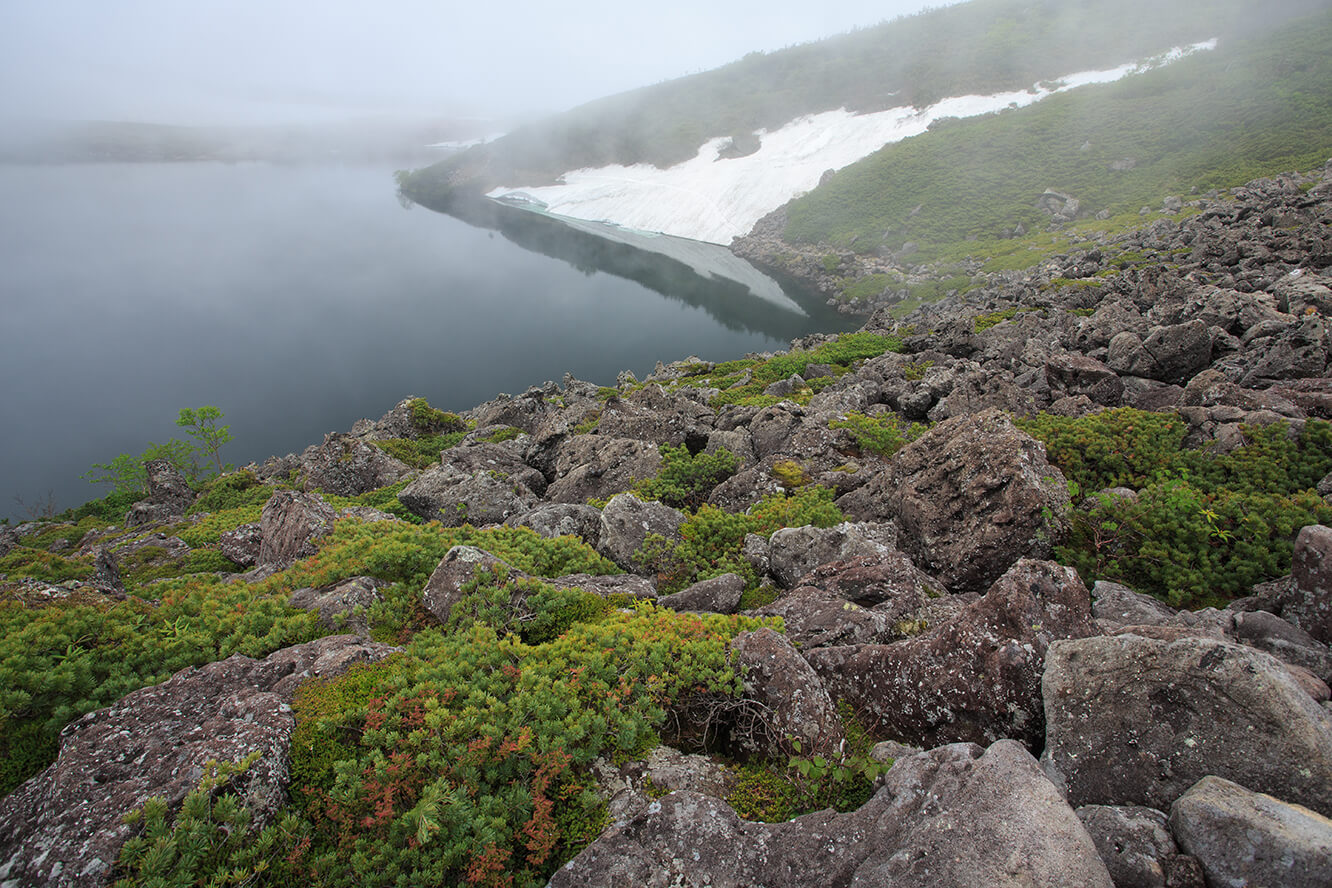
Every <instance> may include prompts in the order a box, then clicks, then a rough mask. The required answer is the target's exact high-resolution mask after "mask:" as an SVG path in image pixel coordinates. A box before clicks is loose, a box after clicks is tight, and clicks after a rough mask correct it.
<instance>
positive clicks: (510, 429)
mask: <svg viewBox="0 0 1332 888" xmlns="http://www.w3.org/2000/svg"><path fill="white" fill-rule="evenodd" d="M525 434H527V433H526V432H524V431H523V430H522V429H520V428H517V427H515V426H505V427H504V428H502V429H496V430H495V431H493V432H491V433H490V434H489V435H487V436H486V440H487V441H489V442H491V443H492V444H499V443H500V442H502V441H512V440H513V439H514V438H519V437H522V436H523V435H525Z"/></svg>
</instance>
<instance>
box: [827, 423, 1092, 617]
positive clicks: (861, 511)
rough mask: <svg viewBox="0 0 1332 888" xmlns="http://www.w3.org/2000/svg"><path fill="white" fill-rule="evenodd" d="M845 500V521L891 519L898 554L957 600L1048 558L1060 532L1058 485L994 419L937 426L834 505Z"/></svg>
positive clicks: (1062, 487) (1064, 492)
mask: <svg viewBox="0 0 1332 888" xmlns="http://www.w3.org/2000/svg"><path fill="white" fill-rule="evenodd" d="M849 497H854V498H855V501H854V503H848V505H853V506H854V507H855V513H854V514H853V512H851V511H848V514H852V515H853V517H858V518H860V519H861V520H866V521H869V520H879V521H883V520H887V519H890V518H891V519H892V520H893V521H894V523H895V524H896V525H897V528H898V531H899V533H898V539H897V546H898V548H900V549H901V550H902V551H903V552H905V553H906V554H907V556H908V557H910V558H911V560H912V562H913V563H915V564H916V565H917V566H919V567H920V568H921V569H922V570H924V571H926V572H927V573H929V574H931V575H933V576H936V577H938V578H939V580H940V581H941V582H943V583H944V585H945V586H947V587H948V588H949V589H952V590H953V591H957V592H965V591H978V592H980V591H984V590H985V589H986V588H988V587H989V585H990V584H991V583H993V582H994V581H995V580H996V579H998V578H999V577H1000V576H1001V575H1003V573H1004V571H1006V570H1008V568H1009V567H1010V566H1011V565H1012V564H1013V563H1014V562H1015V561H1017V560H1018V559H1019V558H1022V557H1031V558H1048V557H1049V556H1050V554H1051V552H1052V551H1053V547H1054V545H1056V544H1057V543H1058V542H1059V541H1060V539H1061V538H1062V537H1063V535H1064V533H1065V532H1066V530H1067V526H1066V525H1067V519H1066V518H1065V517H1064V514H1065V510H1066V509H1067V507H1068V504H1069V497H1068V489H1067V486H1066V484H1065V481H1064V476H1063V475H1062V474H1061V473H1060V471H1059V470H1058V469H1057V468H1055V467H1054V466H1052V465H1050V463H1049V462H1048V461H1047V460H1046V458H1045V448H1044V447H1043V446H1042V445H1041V443H1040V442H1039V441H1037V440H1035V439H1034V438H1032V437H1031V436H1030V435H1027V434H1026V433H1025V432H1022V431H1020V430H1019V429H1018V428H1017V427H1016V426H1015V425H1013V421H1012V420H1011V419H1009V418H1008V417H1007V416H1006V415H1005V414H1003V413H1001V412H999V411H998V410H986V411H984V412H982V413H979V414H977V415H975V416H964V417H958V418H956V419H952V420H949V421H947V422H943V423H940V424H939V425H937V426H935V427H934V428H933V429H931V430H930V431H929V432H927V433H925V434H924V435H922V436H921V437H920V438H917V439H916V440H915V441H913V442H912V443H910V444H908V445H907V446H905V447H903V448H902V449H901V450H900V451H898V452H897V454H896V455H895V456H894V457H893V459H892V461H891V462H890V463H889V465H888V471H886V472H883V473H881V474H880V475H879V476H878V477H877V478H875V479H874V480H873V481H871V482H869V483H868V484H866V485H865V486H864V487H862V488H861V489H860V490H857V491H855V493H853V494H849V495H848V497H843V498H842V499H839V500H838V504H839V505H842V504H843V502H844V501H845V500H848V498H849ZM843 509H844V510H846V509H847V505H843Z"/></svg>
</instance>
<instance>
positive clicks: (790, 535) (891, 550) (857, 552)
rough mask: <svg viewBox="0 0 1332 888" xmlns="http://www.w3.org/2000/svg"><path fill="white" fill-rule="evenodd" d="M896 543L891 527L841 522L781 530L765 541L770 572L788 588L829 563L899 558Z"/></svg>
mask: <svg viewBox="0 0 1332 888" xmlns="http://www.w3.org/2000/svg"><path fill="white" fill-rule="evenodd" d="M896 542H897V532H896V530H895V529H894V528H893V527H892V526H891V525H887V524H878V523H874V522H860V523H852V522H844V523H842V524H838V525H837V526H836V527H827V528H822V527H812V526H809V525H806V526H805V527H784V528H782V529H781V530H778V531H776V532H775V533H773V535H772V536H771V537H770V538H769V540H768V547H769V548H768V557H769V570H770V572H771V574H772V577H773V579H775V580H776V581H777V582H778V584H779V585H781V586H783V587H785V588H787V589H790V588H792V587H794V586H795V585H796V584H797V583H798V582H799V581H800V580H801V578H802V577H804V576H805V574H807V573H809V572H810V571H811V570H813V569H814V568H816V567H818V566H819V565H821V564H827V563H828V562H830V561H845V560H847V559H849V558H856V557H858V556H868V557H870V558H873V559H876V560H882V559H888V558H892V557H893V556H895V555H896V556H900V555H901V553H899V552H897V550H896V548H895V546H896Z"/></svg>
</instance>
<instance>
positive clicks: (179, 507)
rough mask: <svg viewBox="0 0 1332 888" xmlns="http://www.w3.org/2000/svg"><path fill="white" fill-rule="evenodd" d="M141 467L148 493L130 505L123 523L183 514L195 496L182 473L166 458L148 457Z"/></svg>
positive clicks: (139, 523) (155, 521)
mask: <svg viewBox="0 0 1332 888" xmlns="http://www.w3.org/2000/svg"><path fill="white" fill-rule="evenodd" d="M144 469H145V470H146V471H147V475H148V477H147V491H148V495H147V496H146V497H145V498H144V499H141V500H139V501H138V502H137V503H135V504H134V505H132V506H130V509H129V512H127V513H126V515H125V526H126V527H142V526H143V525H145V524H162V523H164V522H167V521H171V520H173V519H177V518H180V517H181V516H183V515H184V514H185V511H186V510H187V509H188V508H189V507H190V505H191V504H192V503H193V502H194V500H195V498H196V494H195V493H194V491H193V490H192V489H191V488H190V483H189V482H188V481H186V480H185V476H184V475H182V474H181V473H180V470H179V469H177V468H176V467H175V466H174V465H172V464H171V462H170V460H165V459H150V460H148V462H146V463H144Z"/></svg>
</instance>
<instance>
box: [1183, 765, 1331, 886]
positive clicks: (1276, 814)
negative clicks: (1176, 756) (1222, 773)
mask: <svg viewBox="0 0 1332 888" xmlns="http://www.w3.org/2000/svg"><path fill="white" fill-rule="evenodd" d="M1170 828H1171V829H1172V830H1173V831H1174V833H1175V838H1176V840H1177V841H1178V842H1179V844H1180V846H1181V847H1182V848H1184V849H1185V850H1186V851H1188V853H1189V854H1192V855H1193V856H1194V857H1196V858H1197V859H1198V860H1199V862H1200V863H1201V864H1202V868H1203V871H1204V873H1205V874H1206V876H1207V884H1208V885H1255V886H1256V885H1280V886H1282V888H1326V886H1328V885H1332V820H1328V819H1327V818H1326V817H1322V816H1320V815H1318V814H1315V813H1314V812H1313V811H1310V810H1309V809H1308V808H1304V807H1301V806H1299V805H1289V804H1286V803H1285V802H1283V801H1281V800H1279V799H1274V798H1272V797H1271V796H1270V795H1265V794H1263V793H1259V792H1252V791H1250V790H1248V789H1245V788H1244V787H1243V786H1240V785H1239V784H1237V783H1233V782H1231V781H1229V780H1225V779H1222V778H1220V777H1204V778H1203V779H1201V780H1199V781H1198V782H1197V783H1195V784H1194V785H1193V786H1192V787H1190V788H1189V791H1188V792H1186V793H1184V795H1182V796H1180V797H1179V799H1178V800H1177V801H1176V802H1175V804H1174V805H1173V806H1171V809H1170Z"/></svg>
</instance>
